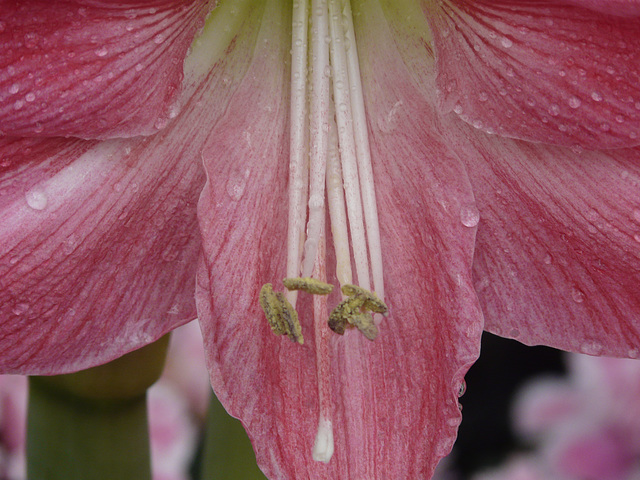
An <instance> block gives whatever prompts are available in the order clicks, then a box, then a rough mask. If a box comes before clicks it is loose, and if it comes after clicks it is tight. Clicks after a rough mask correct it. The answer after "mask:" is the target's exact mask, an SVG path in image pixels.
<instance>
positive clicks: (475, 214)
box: [460, 204, 480, 228]
mask: <svg viewBox="0 0 640 480" xmlns="http://www.w3.org/2000/svg"><path fill="white" fill-rule="evenodd" d="M460 221H461V222H462V224H463V225H464V226H465V227H469V228H472V227H475V226H476V225H478V222H479V221H480V212H479V211H478V209H477V207H476V206H475V205H473V204H468V205H462V207H460Z"/></svg>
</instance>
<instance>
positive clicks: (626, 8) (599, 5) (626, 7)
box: [565, 0, 640, 17]
mask: <svg viewBox="0 0 640 480" xmlns="http://www.w3.org/2000/svg"><path fill="white" fill-rule="evenodd" d="M565 2H566V3H569V4H572V5H577V6H579V7H585V8H589V9H591V10H594V11H596V12H601V13H606V14H608V15H619V16H622V17H634V16H635V17H637V16H638V15H640V1H638V0H565Z"/></svg>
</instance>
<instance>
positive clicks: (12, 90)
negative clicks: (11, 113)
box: [9, 83, 20, 95]
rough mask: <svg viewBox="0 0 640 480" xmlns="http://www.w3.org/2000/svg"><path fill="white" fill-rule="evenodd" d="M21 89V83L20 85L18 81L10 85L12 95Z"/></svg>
mask: <svg viewBox="0 0 640 480" xmlns="http://www.w3.org/2000/svg"><path fill="white" fill-rule="evenodd" d="M19 91H20V85H18V84H17V83H14V84H12V85H11V86H10V87H9V93H10V94H12V95H15V94H16V93H18V92H19Z"/></svg>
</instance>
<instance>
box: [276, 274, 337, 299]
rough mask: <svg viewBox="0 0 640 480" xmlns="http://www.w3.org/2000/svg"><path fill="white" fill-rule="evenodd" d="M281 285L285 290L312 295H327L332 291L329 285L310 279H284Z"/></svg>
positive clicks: (331, 286)
mask: <svg viewBox="0 0 640 480" xmlns="http://www.w3.org/2000/svg"><path fill="white" fill-rule="evenodd" d="M282 283H284V286H285V287H286V288H287V290H302V291H303V292H307V293H311V294H313V295H329V294H330V293H331V291H332V290H333V285H331V284H330V283H325V282H321V281H320V280H316V279H315V278H310V277H297V278H285V279H284V280H283V281H282Z"/></svg>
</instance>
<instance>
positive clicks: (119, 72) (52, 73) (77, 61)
mask: <svg viewBox="0 0 640 480" xmlns="http://www.w3.org/2000/svg"><path fill="white" fill-rule="evenodd" d="M210 4H211V1H200V0H190V1H188V2H176V1H170V0H157V1H153V2H149V1H144V0H139V1H128V2H117V3H114V2H110V1H103V0H99V1H92V2H85V1H69V2H49V1H46V0H29V1H21V2H2V4H0V52H2V53H0V133H2V134H4V135H15V136H77V137H81V138H110V137H131V136H136V135H147V134H151V133H154V132H156V131H157V130H158V129H161V128H163V127H164V126H166V124H167V122H168V120H169V119H170V118H172V117H174V116H175V115H176V114H177V112H178V109H179V104H178V103H177V100H178V97H179V95H178V94H179V90H180V83H181V81H182V63H183V60H184V57H185V56H186V52H187V49H188V48H189V46H190V45H191V42H192V40H193V37H194V35H195V33H196V31H197V30H198V28H199V27H200V26H201V25H202V22H203V19H204V16H205V15H206V14H207V12H208V11H209V10H210V8H211V5H210Z"/></svg>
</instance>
